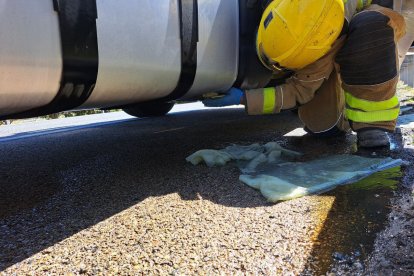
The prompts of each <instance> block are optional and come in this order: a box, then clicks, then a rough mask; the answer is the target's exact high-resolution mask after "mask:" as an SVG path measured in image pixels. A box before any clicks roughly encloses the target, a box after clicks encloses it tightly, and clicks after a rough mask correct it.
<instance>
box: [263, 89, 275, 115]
mask: <svg viewBox="0 0 414 276" xmlns="http://www.w3.org/2000/svg"><path fill="white" fill-rule="evenodd" d="M275 98H276V90H275V88H274V87H270V88H264V89H263V114H272V113H274V109H275V104H276V103H275Z"/></svg>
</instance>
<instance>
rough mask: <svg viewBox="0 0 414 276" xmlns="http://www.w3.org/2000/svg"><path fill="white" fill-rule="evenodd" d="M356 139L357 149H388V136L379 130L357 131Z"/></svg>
mask: <svg viewBox="0 0 414 276" xmlns="http://www.w3.org/2000/svg"><path fill="white" fill-rule="evenodd" d="M357 138H358V147H361V148H376V147H388V146H389V145H390V140H389V138H388V134H387V133H386V132H385V131H383V130H380V129H368V130H361V131H358V132H357Z"/></svg>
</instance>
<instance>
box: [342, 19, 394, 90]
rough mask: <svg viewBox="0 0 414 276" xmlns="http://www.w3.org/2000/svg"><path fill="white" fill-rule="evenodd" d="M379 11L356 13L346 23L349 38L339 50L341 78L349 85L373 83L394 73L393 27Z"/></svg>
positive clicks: (384, 79)
mask: <svg viewBox="0 0 414 276" xmlns="http://www.w3.org/2000/svg"><path fill="white" fill-rule="evenodd" d="M388 22H389V18H388V17H387V16H385V15H383V14H381V13H379V12H375V11H366V12H361V13H359V14H357V15H356V16H355V17H354V18H353V19H352V21H351V22H350V24H349V32H348V37H347V40H346V42H345V45H344V46H343V48H342V49H341V50H340V51H339V52H338V55H337V57H336V62H337V63H338V64H339V66H340V71H341V77H342V81H343V82H345V83H346V84H348V85H375V84H380V83H383V82H386V81H388V80H391V79H393V78H394V77H395V76H396V75H397V73H398V70H397V55H396V45H395V41H394V30H393V28H392V27H391V26H389V25H388Z"/></svg>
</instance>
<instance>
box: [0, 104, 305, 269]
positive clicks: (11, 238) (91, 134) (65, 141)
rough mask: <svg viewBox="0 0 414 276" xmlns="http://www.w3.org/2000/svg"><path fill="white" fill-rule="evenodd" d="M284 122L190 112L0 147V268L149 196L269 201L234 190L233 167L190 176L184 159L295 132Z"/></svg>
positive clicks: (248, 203)
mask: <svg viewBox="0 0 414 276" xmlns="http://www.w3.org/2000/svg"><path fill="white" fill-rule="evenodd" d="M292 116H293V115H292V114H285V115H281V116H269V117H248V116H246V115H245V114H244V111H243V110H234V109H230V110H224V109H223V110H218V111H195V112H186V113H180V114H173V115H170V116H167V117H164V118H159V119H143V120H134V121H129V122H123V123H120V124H116V125H110V126H102V127H96V126H95V127H93V128H90V129H89V128H88V129H81V130H76V131H71V132H62V133H56V134H53V135H47V136H40V137H34V138H30V139H23V140H18V141H11V142H7V143H1V144H0V156H2V158H1V160H0V165H1V167H2V170H1V171H0V233H1V235H0V248H1V250H0V271H1V270H4V269H5V268H7V267H9V266H11V265H13V264H15V263H18V262H20V261H22V260H24V259H26V258H28V257H29V256H31V255H33V254H36V253H37V252H39V251H41V250H43V249H45V248H47V247H50V246H52V245H54V244H56V243H58V242H60V241H62V240H64V239H66V238H68V237H70V236H72V235H74V234H75V233H77V232H79V231H81V230H83V229H85V228H88V227H90V226H92V225H95V224H96V223H99V222H100V221H103V220H105V219H107V218H109V217H111V216H113V215H115V214H117V213H119V212H121V211H123V210H125V209H127V208H129V207H131V206H133V205H135V204H137V203H139V202H141V201H143V200H145V199H146V198H148V197H156V196H162V195H167V194H171V193H178V194H179V195H180V196H181V198H182V199H184V200H193V199H198V198H199V196H202V197H203V198H204V199H207V200H210V201H212V202H216V203H218V204H223V205H226V206H235V207H255V206H263V205H266V204H268V203H267V202H266V201H265V200H264V199H263V198H262V197H261V196H260V194H258V193H257V192H256V191H253V190H252V189H250V188H248V187H246V186H243V185H237V186H236V187H235V185H234V183H237V179H238V170H237V169H236V168H233V169H231V170H225V171H224V170H221V169H219V168H214V169H211V168H206V167H205V166H200V167H197V169H196V168H195V167H193V166H192V165H190V164H187V163H186V162H185V157H186V156H188V155H189V154H191V153H193V152H194V151H196V150H199V149H201V148H221V147H223V146H226V145H228V144H230V143H252V142H258V141H272V140H278V139H279V138H280V137H281V136H282V135H283V134H284V133H287V132H289V131H290V130H292V129H294V128H297V127H298V126H299V125H300V123H299V121H298V120H297V119H295V118H294V117H292ZM213 118H214V119H213ZM286 122H289V123H286Z"/></svg>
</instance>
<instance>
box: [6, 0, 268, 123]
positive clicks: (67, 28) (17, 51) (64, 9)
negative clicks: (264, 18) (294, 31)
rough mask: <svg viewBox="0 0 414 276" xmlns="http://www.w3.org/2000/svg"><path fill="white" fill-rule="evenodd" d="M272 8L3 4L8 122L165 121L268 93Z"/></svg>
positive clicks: (151, 1)
mask: <svg viewBox="0 0 414 276" xmlns="http://www.w3.org/2000/svg"><path fill="white" fill-rule="evenodd" d="M266 2H267V1H264V0H240V1H239V0H0V45H1V46H0V119H13V118H28V117H35V116H40V115H46V114H51V113H56V112H60V111H65V110H74V109H91V108H102V109H112V108H122V109H124V110H125V111H126V112H127V113H129V114H131V115H134V116H138V117H146V116H160V115H164V114H166V113H168V111H169V110H170V109H171V108H172V106H173V105H174V103H175V101H177V100H180V101H196V100H200V99H201V98H202V96H203V94H205V93H208V92H218V93H220V92H224V91H226V90H227V89H229V88H230V87H232V86H235V87H241V88H259V87H265V86H266V85H268V84H269V82H271V81H272V80H271V79H272V72H270V71H268V70H267V69H265V68H264V67H263V66H262V65H261V64H260V62H259V60H258V59H257V57H256V52H255V36H256V28H257V26H258V25H259V22H260V17H261V13H262V11H263V7H264V6H265V3H266ZM273 81H274V80H273Z"/></svg>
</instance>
